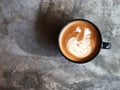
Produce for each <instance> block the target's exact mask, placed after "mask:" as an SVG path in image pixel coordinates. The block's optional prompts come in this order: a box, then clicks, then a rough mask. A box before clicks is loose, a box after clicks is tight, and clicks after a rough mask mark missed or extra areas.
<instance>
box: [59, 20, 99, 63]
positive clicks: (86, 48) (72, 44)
mask: <svg viewBox="0 0 120 90" xmlns="http://www.w3.org/2000/svg"><path fill="white" fill-rule="evenodd" d="M100 43H101V38H100V34H99V32H98V31H97V29H96V28H95V26H94V25H92V24H91V23H89V22H87V21H81V20H77V21H73V22H70V23H68V24H67V25H66V26H65V27H64V28H63V29H62V31H61V33H60V36H59V47H60V50H61V52H62V54H63V55H64V56H65V57H67V58H68V59H69V60H71V61H74V62H85V61H89V60H90V59H92V58H93V57H94V56H95V55H96V54H97V53H98V51H99V49H100V47H101V46H100V45H101V44H100Z"/></svg>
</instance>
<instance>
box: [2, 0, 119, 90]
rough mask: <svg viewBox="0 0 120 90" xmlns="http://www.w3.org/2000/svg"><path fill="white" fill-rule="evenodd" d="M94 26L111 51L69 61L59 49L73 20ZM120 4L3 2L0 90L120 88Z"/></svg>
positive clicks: (102, 0)
mask: <svg viewBox="0 0 120 90" xmlns="http://www.w3.org/2000/svg"><path fill="white" fill-rule="evenodd" d="M78 18H80V19H87V20H90V21H92V22H93V23H95V24H96V25H97V26H98V28H99V29H100V31H101V33H102V38H103V41H106V42H110V43H111V44H112V48H111V49H110V50H103V49H101V51H100V53H99V55H98V56H97V57H96V58H95V59H94V60H92V61H91V62H88V63H85V64H75V63H72V62H69V61H67V60H66V59H65V58H64V57H63V56H62V55H61V54H60V52H59V50H58V47H57V36H58V34H59V31H60V30H61V28H62V26H63V25H64V24H65V23H66V22H67V21H69V20H72V19H78ZM119 89H120V0H0V90H119Z"/></svg>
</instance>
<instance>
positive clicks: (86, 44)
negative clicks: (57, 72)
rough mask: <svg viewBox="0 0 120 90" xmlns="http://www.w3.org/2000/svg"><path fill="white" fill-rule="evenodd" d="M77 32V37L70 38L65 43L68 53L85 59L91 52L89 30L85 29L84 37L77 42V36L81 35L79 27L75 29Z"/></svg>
mask: <svg viewBox="0 0 120 90" xmlns="http://www.w3.org/2000/svg"><path fill="white" fill-rule="evenodd" d="M75 32H78V35H77V37H71V38H70V39H69V40H68V42H67V49H68V51H69V52H70V53H71V54H73V55H74V56H76V57H80V58H83V57H86V56H87V55H89V54H90V52H91V44H90V43H91V41H90V34H91V32H90V30H89V29H88V28H85V31H84V36H83V38H82V40H80V41H78V38H79V35H80V33H81V29H80V28H79V27H77V28H76V31H75Z"/></svg>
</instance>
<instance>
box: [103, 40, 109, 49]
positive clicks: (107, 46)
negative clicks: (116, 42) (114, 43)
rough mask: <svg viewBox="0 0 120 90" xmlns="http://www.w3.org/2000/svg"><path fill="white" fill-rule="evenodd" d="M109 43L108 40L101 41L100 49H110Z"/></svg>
mask: <svg viewBox="0 0 120 90" xmlns="http://www.w3.org/2000/svg"><path fill="white" fill-rule="evenodd" d="M110 48H111V43H108V42H102V49H110Z"/></svg>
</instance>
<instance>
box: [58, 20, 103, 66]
mask: <svg viewBox="0 0 120 90" xmlns="http://www.w3.org/2000/svg"><path fill="white" fill-rule="evenodd" d="M74 21H85V22H88V23H90V24H91V25H93V26H94V27H95V29H96V30H97V32H98V34H99V37H100V46H99V49H98V52H97V53H96V54H95V55H94V56H93V57H92V58H90V59H89V60H86V61H83V62H82V61H73V60H71V59H69V58H68V57H66V56H65V55H64V54H63V52H62V51H61V48H60V44H59V43H60V42H59V38H60V34H61V32H62V30H63V29H64V28H65V27H66V26H67V25H68V24H69V23H72V22H74ZM101 46H102V35H101V32H100V30H99V28H98V27H97V26H96V25H95V24H94V23H93V22H91V21H89V20H86V19H73V20H69V21H67V22H66V23H65V24H64V26H63V27H62V29H61V31H60V32H59V35H58V48H59V51H60V53H61V54H62V56H63V57H64V58H65V59H66V60H68V61H70V62H73V63H76V64H83V63H87V62H90V61H92V60H93V59H94V58H95V57H96V56H97V55H98V54H99V52H100V50H101Z"/></svg>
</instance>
